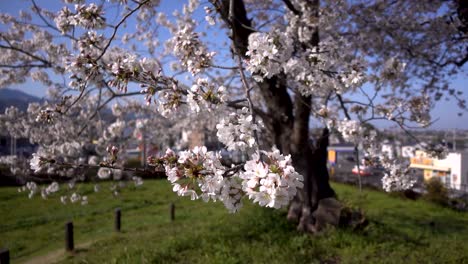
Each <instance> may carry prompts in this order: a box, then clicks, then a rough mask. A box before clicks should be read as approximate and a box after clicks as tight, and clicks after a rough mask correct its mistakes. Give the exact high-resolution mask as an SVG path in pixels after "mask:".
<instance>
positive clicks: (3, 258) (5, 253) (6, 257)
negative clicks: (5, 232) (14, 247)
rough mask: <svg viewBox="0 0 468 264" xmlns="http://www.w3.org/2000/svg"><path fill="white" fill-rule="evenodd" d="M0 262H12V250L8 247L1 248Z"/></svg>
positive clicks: (3, 263) (0, 263)
mask: <svg viewBox="0 0 468 264" xmlns="http://www.w3.org/2000/svg"><path fill="white" fill-rule="evenodd" d="M0 264H10V251H9V250H8V249H7V248H2V249H0Z"/></svg>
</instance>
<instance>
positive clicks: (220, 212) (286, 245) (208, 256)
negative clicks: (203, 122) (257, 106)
mask: <svg viewBox="0 0 468 264" xmlns="http://www.w3.org/2000/svg"><path fill="white" fill-rule="evenodd" d="M333 187H334V188H335V190H336V191H337V193H338V196H339V198H340V199H341V200H343V201H345V202H346V203H347V204H348V205H350V206H353V207H358V206H359V207H361V208H363V210H364V211H365V213H366V216H367V218H368V219H369V220H370V224H369V226H368V227H366V228H365V229H364V230H363V231H359V232H355V231H351V230H327V231H325V232H324V233H323V234H321V235H317V236H310V235H306V234H301V233H298V232H297V231H296V230H295V225H294V224H291V223H289V222H287V221H286V211H285V210H272V209H267V208H260V207H258V206H255V205H252V204H251V203H250V202H248V201H246V202H245V206H244V208H243V209H242V210H241V212H240V213H238V214H234V215H233V214H229V213H228V212H227V211H226V210H225V209H224V208H223V206H222V204H219V203H204V202H202V201H190V199H187V198H179V197H177V196H176V195H175V194H174V193H172V191H171V188H170V185H169V184H168V183H167V182H166V181H163V180H153V181H146V182H145V184H144V185H143V186H142V187H141V188H139V189H138V190H137V189H135V188H133V187H131V188H127V189H124V191H123V192H122V193H121V195H120V196H118V197H117V198H115V197H113V196H112V195H111V194H110V191H105V190H107V189H108V185H103V186H102V188H101V189H102V191H101V192H99V193H97V194H92V195H90V196H89V199H90V201H89V204H88V205H86V206H81V205H76V204H73V205H67V206H64V205H62V204H61V203H60V202H58V201H57V200H56V199H53V200H52V199H51V200H48V201H44V200H42V199H41V198H39V197H35V198H33V199H31V200H29V199H28V198H27V196H26V195H25V194H24V193H17V191H16V188H2V189H0V247H7V248H9V249H10V254H11V258H12V262H13V263H21V262H25V261H29V262H30V263H38V262H40V261H42V262H59V263H468V242H467V241H468V214H467V213H460V212H455V211H452V210H450V209H447V208H443V207H440V206H437V205H433V204H430V203H427V202H425V201H409V200H403V199H400V198H395V197H391V196H389V195H387V194H384V193H380V192H375V191H370V190H365V191H363V193H359V192H357V190H356V188H355V187H352V186H346V185H342V184H333ZM80 188H81V190H82V191H84V192H89V193H90V192H92V185H88V184H84V185H82V186H81V187H80ZM171 202H174V204H175V206H176V219H175V221H174V222H171V221H170V218H169V205H170V203H171ZM116 207H120V208H122V232H121V233H115V232H114V231H113V214H114V210H115V208H116ZM68 220H73V223H74V226H75V244H76V245H77V246H76V248H77V250H76V252H75V253H73V254H68V253H67V254H65V253H64V252H63V247H64V225H65V223H66V222H67V221H68Z"/></svg>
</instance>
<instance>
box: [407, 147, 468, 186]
mask: <svg viewBox="0 0 468 264" xmlns="http://www.w3.org/2000/svg"><path fill="white" fill-rule="evenodd" d="M410 162H411V165H410V167H411V168H414V169H422V170H423V171H424V180H429V179H430V178H433V177H437V178H439V179H440V180H441V181H442V182H443V183H444V184H445V185H446V186H447V187H448V188H451V189H457V190H460V189H465V188H466V184H467V183H468V155H467V153H463V152H462V153H457V152H451V153H449V154H448V155H447V157H446V158H445V159H435V158H431V157H429V155H428V154H427V153H426V152H424V151H422V150H417V151H416V152H415V156H414V157H412V158H410Z"/></svg>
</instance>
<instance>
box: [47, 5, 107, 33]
mask: <svg viewBox="0 0 468 264" xmlns="http://www.w3.org/2000/svg"><path fill="white" fill-rule="evenodd" d="M54 20H55V24H56V25H57V28H58V29H59V30H60V31H61V32H62V34H65V33H67V32H69V31H70V30H71V29H72V28H73V26H80V27H83V28H86V29H102V28H104V27H105V26H106V20H105V18H104V16H103V11H102V7H101V6H98V5H96V4H94V3H91V4H89V5H83V4H76V5H75V12H72V11H71V10H70V9H68V7H66V6H65V7H63V8H62V9H61V10H60V11H59V12H58V13H57V15H56V18H55V19H54Z"/></svg>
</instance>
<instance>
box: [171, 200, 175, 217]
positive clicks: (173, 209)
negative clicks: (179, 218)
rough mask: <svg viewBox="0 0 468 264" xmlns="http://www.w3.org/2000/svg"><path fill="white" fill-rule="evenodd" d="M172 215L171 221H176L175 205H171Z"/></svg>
mask: <svg viewBox="0 0 468 264" xmlns="http://www.w3.org/2000/svg"><path fill="white" fill-rule="evenodd" d="M170 215H171V221H174V219H175V205H174V203H171V206H170Z"/></svg>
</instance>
